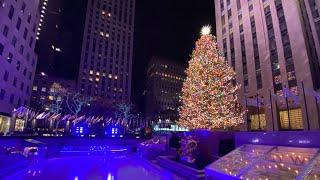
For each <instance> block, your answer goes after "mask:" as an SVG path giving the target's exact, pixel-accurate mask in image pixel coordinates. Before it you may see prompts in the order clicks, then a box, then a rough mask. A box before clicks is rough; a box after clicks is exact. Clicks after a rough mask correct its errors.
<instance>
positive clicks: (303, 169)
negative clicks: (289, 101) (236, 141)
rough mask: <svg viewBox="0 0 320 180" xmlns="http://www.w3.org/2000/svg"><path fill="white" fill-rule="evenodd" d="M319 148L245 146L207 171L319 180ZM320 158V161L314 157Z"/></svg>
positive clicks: (248, 178)
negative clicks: (317, 179)
mask: <svg viewBox="0 0 320 180" xmlns="http://www.w3.org/2000/svg"><path fill="white" fill-rule="evenodd" d="M318 150H319V149H316V148H295V147H280V146H262V145H244V146H242V147H240V148H238V149H236V150H234V151H233V152H231V153H229V154H228V155H226V156H224V157H223V158H221V159H219V160H218V161H216V162H214V163H213V164H211V165H209V166H208V168H209V169H212V170H214V171H216V172H219V173H222V174H225V175H228V176H233V177H237V178H240V179H246V180H253V179H256V180H258V179H261V180H267V179H269V180H271V179H308V178H309V179H316V178H320V176H319V175H320V169H319V167H320V166H319V165H320V156H319V154H318ZM315 156H318V158H314V157H315Z"/></svg>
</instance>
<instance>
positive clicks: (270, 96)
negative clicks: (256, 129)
mask: <svg viewBox="0 0 320 180" xmlns="http://www.w3.org/2000/svg"><path fill="white" fill-rule="evenodd" d="M269 98H270V108H271V118H272V130H273V131H274V117H273V106H272V95H271V90H270V89H269Z"/></svg>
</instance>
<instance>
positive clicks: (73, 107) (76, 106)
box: [66, 93, 92, 118]
mask: <svg viewBox="0 0 320 180" xmlns="http://www.w3.org/2000/svg"><path fill="white" fill-rule="evenodd" d="M91 101H92V98H91V97H87V96H84V95H82V94H80V93H75V94H71V93H70V94H68V95H67V101H66V104H67V107H68V109H69V110H70V112H71V113H72V114H73V115H75V116H76V118H77V117H78V114H79V113H80V112H81V110H82V108H83V107H84V106H87V105H89V104H90V102H91Z"/></svg>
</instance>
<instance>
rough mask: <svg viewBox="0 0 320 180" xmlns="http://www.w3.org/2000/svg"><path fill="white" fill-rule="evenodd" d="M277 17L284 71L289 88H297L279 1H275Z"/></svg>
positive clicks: (284, 20)
mask: <svg viewBox="0 0 320 180" xmlns="http://www.w3.org/2000/svg"><path fill="white" fill-rule="evenodd" d="M275 5H276V10H277V16H278V20H279V28H280V32H281V39H282V46H283V51H284V57H285V63H286V71H287V79H288V85H289V88H292V87H296V86H297V80H296V77H295V68H294V63H293V60H292V52H291V44H290V39H289V34H288V29H287V23H286V19H285V15H284V10H283V7H282V2H281V0H276V1H275Z"/></svg>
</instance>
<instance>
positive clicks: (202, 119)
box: [179, 26, 245, 129]
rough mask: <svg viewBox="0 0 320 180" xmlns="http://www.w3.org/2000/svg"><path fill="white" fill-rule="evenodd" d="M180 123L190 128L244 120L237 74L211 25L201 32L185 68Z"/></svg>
mask: <svg viewBox="0 0 320 180" xmlns="http://www.w3.org/2000/svg"><path fill="white" fill-rule="evenodd" d="M186 74H187V79H186V80H185V82H184V84H183V88H182V97H181V100H182V103H183V105H182V107H181V108H180V109H179V115H180V120H179V125H181V126H182V127H185V128H188V129H217V128H230V127H234V126H237V125H239V124H241V123H243V119H244V114H245V111H244V110H243V109H242V107H241V105H240V103H239V101H238V96H237V93H238V90H239V89H240V86H239V85H237V84H236V83H235V76H236V73H235V72H234V70H233V69H232V68H231V67H230V66H229V65H228V64H227V62H226V60H225V58H224V57H223V55H222V54H221V53H219V50H218V48H217V43H216V40H215V37H214V36H212V35H211V34H210V27H209V26H205V27H204V28H203V29H202V35H201V37H200V39H199V40H198V41H197V42H196V47H195V49H194V51H193V53H192V57H191V60H190V61H189V68H188V69H187V70H186Z"/></svg>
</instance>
